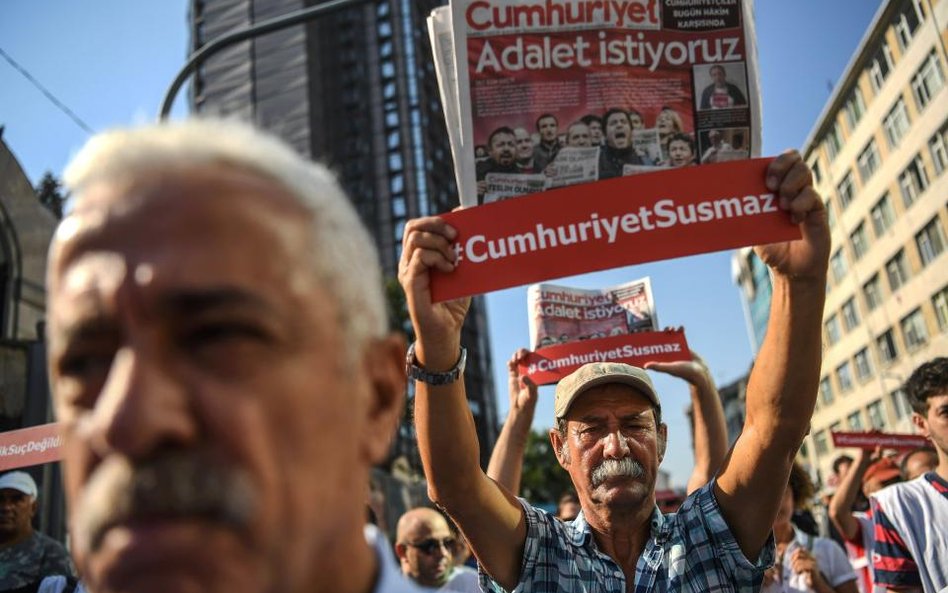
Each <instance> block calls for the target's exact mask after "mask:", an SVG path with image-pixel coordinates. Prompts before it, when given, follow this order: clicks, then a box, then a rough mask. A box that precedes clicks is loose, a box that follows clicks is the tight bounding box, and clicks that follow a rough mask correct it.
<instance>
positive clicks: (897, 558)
mask: <svg viewBox="0 0 948 593" xmlns="http://www.w3.org/2000/svg"><path fill="white" fill-rule="evenodd" d="M870 501H871V502H872V519H873V522H874V524H875V525H874V526H875V530H876V531H875V533H877V534H878V533H880V532H881V533H883V534H884V535H885V536H886V538H885V539H884V540H883V541H877V542H876V543H875V547H874V548H873V554H872V562H873V569H874V574H875V579H876V583H878V584H880V585H887V586H889V587H893V586H918V585H919V584H920V585H921V586H922V587H923V588H924V590H925V593H936V592H943V591H946V590H948V482H945V480H943V479H942V478H940V477H939V476H938V474H937V473H935V472H928V473H927V474H923V475H921V476H919V477H917V478H915V479H914V480H912V481H911V482H902V483H901V484H894V485H892V486H889V487H887V488H883V489H882V490H880V491H878V492H876V493H875V494H873V495H872V496H871V497H870Z"/></svg>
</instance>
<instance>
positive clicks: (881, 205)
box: [871, 193, 895, 238]
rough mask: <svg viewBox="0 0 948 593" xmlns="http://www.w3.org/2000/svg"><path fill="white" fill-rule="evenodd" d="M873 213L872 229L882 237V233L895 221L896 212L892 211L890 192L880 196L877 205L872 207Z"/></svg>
mask: <svg viewBox="0 0 948 593" xmlns="http://www.w3.org/2000/svg"><path fill="white" fill-rule="evenodd" d="M871 215H872V230H874V231H875V233H876V237H877V238H878V237H881V236H882V233H884V232H886V231H887V230H889V227H891V226H892V223H893V222H895V212H893V211H892V204H891V203H890V202H889V194H888V193H886V194H885V195H883V196H882V197H881V198H879V201H878V202H876V205H875V206H873V207H872V211H871Z"/></svg>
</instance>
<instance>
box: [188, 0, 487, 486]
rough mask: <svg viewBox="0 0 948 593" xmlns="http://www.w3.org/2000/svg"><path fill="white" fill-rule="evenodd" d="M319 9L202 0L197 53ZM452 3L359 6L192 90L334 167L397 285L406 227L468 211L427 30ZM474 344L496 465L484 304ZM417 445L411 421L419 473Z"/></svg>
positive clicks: (473, 325) (244, 53)
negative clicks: (247, 30)
mask: <svg viewBox="0 0 948 593" xmlns="http://www.w3.org/2000/svg"><path fill="white" fill-rule="evenodd" d="M319 3H320V2H313V1H306V0H214V1H213V2H211V1H203V0H192V2H191V13H190V24H191V36H192V47H191V49H192V51H194V50H197V49H198V48H200V47H201V46H202V45H204V44H206V43H207V42H209V41H210V40H212V39H214V38H216V37H218V36H220V35H222V34H225V33H228V32H231V31H234V30H237V29H240V28H243V27H247V26H250V25H251V24H254V23H259V22H261V21H264V20H266V19H270V18H273V17H276V16H280V15H284V14H287V13H290V12H292V11H295V10H299V9H302V8H306V7H309V6H312V5H315V4H319ZM441 3H442V2H437V1H433V0H369V1H363V2H358V3H356V4H355V5H354V6H352V7H349V8H345V9H342V10H339V11H335V12H333V13H331V14H329V15H326V16H323V17H321V18H319V19H317V20H314V21H310V22H309V23H308V24H305V25H299V26H295V27H293V28H290V29H287V30H284V31H279V32H275V33H271V34H268V35H266V36H263V37H258V38H256V39H253V40H250V41H246V42H243V43H241V44H239V45H237V46H234V47H233V48H230V49H228V50H225V51H223V52H222V53H220V54H218V55H215V56H214V57H212V58H210V59H209V60H208V61H207V62H206V63H205V64H204V65H202V66H201V67H200V68H199V70H198V72H197V74H196V76H195V78H194V81H193V85H192V89H191V103H192V106H193V109H194V110H195V111H197V112H200V113H208V114H224V115H230V116H233V115H236V116H239V117H241V118H244V119H246V120H249V121H252V122H255V123H257V124H258V125H260V126H262V127H264V128H266V129H269V130H271V131H273V132H275V133H276V134H278V135H280V136H281V137H283V138H284V139H285V140H287V141H288V142H289V143H290V144H292V145H293V146H294V147H295V148H296V149H297V150H298V151H299V152H300V153H301V154H303V155H306V156H307V157H310V158H313V159H316V160H319V161H322V162H324V163H326V164H327V165H328V166H329V167H330V168H332V169H333V170H334V171H335V172H336V174H337V176H338V177H339V180H340V182H341V183H342V185H343V187H344V188H345V189H346V191H347V193H348V194H349V196H350V198H351V199H352V200H353V202H354V204H355V207H356V209H357V210H358V212H359V214H360V216H361V218H362V220H363V221H364V222H365V224H366V226H367V227H368V228H369V230H370V232H371V233H372V235H373V236H374V238H375V241H376V243H377V246H378V248H379V252H380V254H381V258H382V265H383V269H384V272H385V274H386V276H387V277H389V278H390V279H394V277H395V275H396V272H397V263H398V258H399V255H400V253H401V237H402V233H403V231H404V227H405V222H406V221H407V220H408V219H410V218H414V217H417V216H424V215H429V214H435V213H439V212H447V211H450V210H451V209H452V208H453V207H454V206H456V205H457V188H456V184H455V180H454V170H453V166H452V162H451V151H450V148H449V145H448V138H447V132H446V130H445V125H444V118H443V115H442V111H441V104H440V99H439V94H438V86H437V80H436V77H435V74H434V66H433V62H432V60H431V51H430V47H429V43H428V37H427V32H426V29H425V18H426V17H427V15H428V13H429V12H430V10H431V9H433V8H434V7H435V6H437V5H439V4H441ZM353 272H354V273H357V272H358V271H357V270H354V271H353ZM463 341H464V345H465V346H466V347H467V348H468V364H467V371H466V373H465V382H466V387H467V393H468V398H469V401H470V406H471V410H472V412H473V414H474V418H475V423H476V425H477V430H478V438H479V441H480V444H481V451H482V455H481V458H482V462H483V463H484V465H485V466H486V462H487V459H488V455H489V452H490V450H491V448H492V447H493V443H494V441H495V440H496V433H497V412H496V400H495V394H494V387H493V380H492V373H491V360H490V350H489V345H488V338H487V323H486V311H485V302H484V300H483V299H482V298H476V299H474V302H473V304H472V306H471V313H470V315H469V317H468V320H467V324H466V325H465V328H464V334H463ZM410 396H411V394H409V397H410ZM410 409H411V405H410V404H409V410H410ZM414 443H415V440H414V432H413V428H412V423H411V421H410V417H406V422H405V423H404V424H403V426H402V430H401V432H400V434H399V438H398V442H397V443H396V445H395V449H394V452H393V455H394V456H396V457H402V460H403V461H405V460H407V461H408V462H409V465H411V466H412V469H414V470H418V469H419V468H418V467H417V452H416V451H415V450H414V447H415V445H414ZM402 466H403V464H402ZM400 467H401V466H400Z"/></svg>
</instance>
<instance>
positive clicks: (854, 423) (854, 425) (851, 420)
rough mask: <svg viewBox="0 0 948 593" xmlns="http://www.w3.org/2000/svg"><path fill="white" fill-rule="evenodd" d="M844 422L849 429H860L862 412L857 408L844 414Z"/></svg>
mask: <svg viewBox="0 0 948 593" xmlns="http://www.w3.org/2000/svg"><path fill="white" fill-rule="evenodd" d="M846 423H847V424H849V429H850V430H862V414H860V413H859V410H856V411H855V412H853V413H852V414H850V415H849V416H846Z"/></svg>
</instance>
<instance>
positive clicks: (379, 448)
mask: <svg viewBox="0 0 948 593" xmlns="http://www.w3.org/2000/svg"><path fill="white" fill-rule="evenodd" d="M405 348H406V347H405V337H404V336H403V335H402V334H400V333H393V334H390V335H388V336H386V337H384V338H376V339H372V340H369V344H368V346H367V347H366V349H365V352H364V353H363V355H362V356H363V361H364V362H363V365H362V369H361V371H362V372H364V373H366V374H367V375H368V378H369V383H370V386H371V389H372V393H371V394H370V401H369V404H368V406H367V412H368V414H367V421H366V424H365V430H366V434H365V435H364V438H363V440H362V442H363V443H364V446H365V451H366V454H367V457H368V459H369V461H370V462H371V463H372V464H376V463H380V462H381V461H383V460H384V459H385V456H386V455H387V454H388V452H389V449H390V448H391V445H392V437H393V436H394V434H395V430H396V429H397V428H398V423H399V421H400V419H401V417H402V411H403V409H404V404H405V381H406V378H405Z"/></svg>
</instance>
